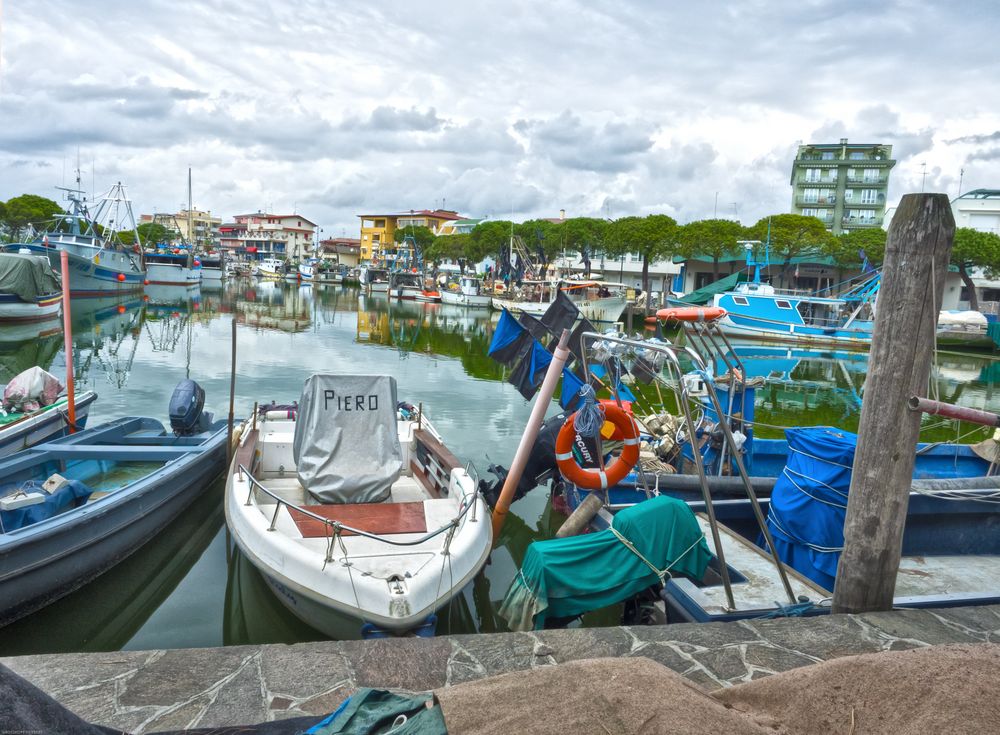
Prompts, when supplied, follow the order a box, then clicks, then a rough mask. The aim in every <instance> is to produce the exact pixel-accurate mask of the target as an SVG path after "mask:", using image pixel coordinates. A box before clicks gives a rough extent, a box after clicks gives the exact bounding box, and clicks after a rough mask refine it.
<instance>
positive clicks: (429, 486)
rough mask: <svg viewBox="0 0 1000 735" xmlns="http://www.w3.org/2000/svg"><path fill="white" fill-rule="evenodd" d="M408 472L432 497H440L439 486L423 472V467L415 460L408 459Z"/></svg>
mask: <svg viewBox="0 0 1000 735" xmlns="http://www.w3.org/2000/svg"><path fill="white" fill-rule="evenodd" d="M410 472H411V473H412V474H413V476H414V477H415V478H416V480H417V482H419V483H420V484H421V485H422V486H423V488H424V490H426V491H427V492H428V494H430V496H431V497H432V498H440V497H441V488H440V487H439V486H438V484H437V483H436V482H434V480H432V479H431V478H430V477H429V476H428V475H427V473H426V472H424V468H423V467H422V466H421V465H420V464H419V463H418V462H416V461H415V460H410Z"/></svg>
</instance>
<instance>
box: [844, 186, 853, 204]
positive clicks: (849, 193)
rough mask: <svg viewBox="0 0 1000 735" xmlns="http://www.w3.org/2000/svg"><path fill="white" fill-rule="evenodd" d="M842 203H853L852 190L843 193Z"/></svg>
mask: <svg viewBox="0 0 1000 735" xmlns="http://www.w3.org/2000/svg"><path fill="white" fill-rule="evenodd" d="M844 201H845V202H853V201H854V189H847V190H846V191H845V192H844Z"/></svg>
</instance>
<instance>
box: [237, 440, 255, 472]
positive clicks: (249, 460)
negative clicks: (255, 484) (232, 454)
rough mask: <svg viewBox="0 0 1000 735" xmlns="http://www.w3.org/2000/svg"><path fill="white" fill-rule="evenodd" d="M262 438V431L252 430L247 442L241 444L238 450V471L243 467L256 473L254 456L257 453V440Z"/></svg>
mask: <svg viewBox="0 0 1000 735" xmlns="http://www.w3.org/2000/svg"><path fill="white" fill-rule="evenodd" d="M258 438H260V431H259V430H258V429H251V430H250V436H248V437H247V440H246V441H245V442H243V443H242V444H240V445H239V446H238V447H237V449H236V458H235V459H236V469H238V468H239V467H240V466H241V465H242V466H243V467H246V468H247V469H248V470H250V472H253V471H254V466H253V462H254V455H255V453H256V452H257V439H258Z"/></svg>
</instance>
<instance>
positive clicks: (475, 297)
mask: <svg viewBox="0 0 1000 735" xmlns="http://www.w3.org/2000/svg"><path fill="white" fill-rule="evenodd" d="M441 302H442V303H445V304H452V305H454V306H465V307H468V308H470V309H489V308H490V304H491V303H492V299H491V298H490V297H489V296H486V295H484V294H465V293H461V292H459V291H442V292H441Z"/></svg>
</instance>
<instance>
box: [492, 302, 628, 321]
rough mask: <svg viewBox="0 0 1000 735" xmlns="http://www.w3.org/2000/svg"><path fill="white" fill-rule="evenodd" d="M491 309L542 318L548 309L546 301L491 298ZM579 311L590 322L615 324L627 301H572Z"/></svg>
mask: <svg viewBox="0 0 1000 735" xmlns="http://www.w3.org/2000/svg"><path fill="white" fill-rule="evenodd" d="M492 301H493V308H495V309H506V310H507V311H510V312H512V313H515V314H518V313H521V312H524V313H527V314H531V315H532V316H542V315H543V314H544V313H545V312H546V311H547V310H548V308H549V306H550V302H548V301H515V300H512V299H504V298H498V297H496V296H494V297H493V299H492ZM573 303H574V304H576V307H577V308H578V309H579V310H580V316H581V317H583V318H585V319H589V320H590V321H592V322H617V321H619V320H620V319H621V315H622V312H624V311H625V306H626V305H627V303H628V300H627V299H626V298H625V297H624V296H621V297H618V296H612V297H608V298H603V299H587V300H583V301H574V302H573Z"/></svg>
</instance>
